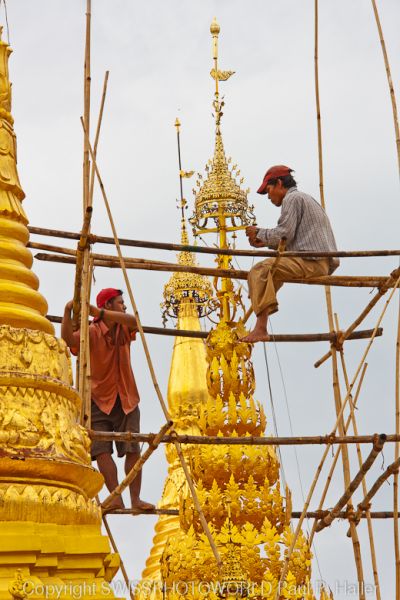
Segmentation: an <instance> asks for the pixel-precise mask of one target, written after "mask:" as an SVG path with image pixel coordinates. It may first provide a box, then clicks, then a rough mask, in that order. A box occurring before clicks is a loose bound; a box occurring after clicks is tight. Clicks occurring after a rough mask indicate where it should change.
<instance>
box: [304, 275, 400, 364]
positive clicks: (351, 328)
mask: <svg viewBox="0 0 400 600" xmlns="http://www.w3.org/2000/svg"><path fill="white" fill-rule="evenodd" d="M399 275H400V268H398V269H395V270H394V271H392V272H391V274H390V275H389V277H388V278H387V279H386V281H385V282H384V283H383V284H382V285H380V286H379V290H378V291H377V292H376V294H375V296H374V297H373V298H372V300H371V301H370V302H368V304H367V306H366V307H365V308H364V310H363V311H362V312H361V314H360V315H359V316H358V317H357V319H356V320H355V321H353V323H352V324H351V325H349V327H348V328H347V329H346V331H344V332H342V333H341V340H340V345H343V342H344V341H345V340H346V339H347V338H348V336H349V335H350V334H351V333H352V331H354V330H355V329H356V327H358V325H360V323H362V321H363V320H364V319H365V317H366V316H367V315H368V314H369V313H370V312H371V310H372V309H373V308H374V306H375V304H377V302H378V301H379V300H380V299H381V297H382V296H383V295H384V294H386V292H387V291H388V290H389V289H390V288H391V287H392V284H393V283H394V281H395V279H397V277H398V276H399ZM330 355H331V353H330V352H327V353H326V354H324V356H323V357H322V358H320V359H319V360H317V362H316V363H315V364H314V367H315V368H316V369H317V368H318V367H320V366H321V365H322V364H323V363H324V362H325V361H326V360H328V358H329V357H330Z"/></svg>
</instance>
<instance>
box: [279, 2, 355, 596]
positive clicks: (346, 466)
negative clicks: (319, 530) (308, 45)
mask: <svg viewBox="0 0 400 600" xmlns="http://www.w3.org/2000/svg"><path fill="white" fill-rule="evenodd" d="M314 8H315V15H314V34H315V37H314V83H315V104H316V113H317V135H318V171H319V188H320V198H321V206H322V208H323V209H324V210H326V207H325V194H324V170H323V152H322V124H321V106H320V95H319V66H318V48H319V45H318V0H315V3H314ZM325 298H326V308H327V315H328V323H329V331H330V332H331V333H333V332H334V331H335V327H334V322H333V305H332V295H331V289H330V287H329V284H328V285H327V286H326V287H325ZM330 353H331V357H332V384H333V396H334V402H335V409H336V414H337V415H342V412H343V410H341V405H342V399H341V394H340V387H339V376H338V366H337V353H336V346H335V345H334V344H333V343H331V348H330ZM338 427H339V432H340V433H341V434H342V435H343V433H344V421H343V417H342V416H340V418H339V417H338ZM341 454H342V462H343V478H344V485H345V487H348V486H349V485H350V463H349V457H348V449H347V446H343V447H342V452H341ZM348 508H349V509H351V508H352V504H351V499H349V502H348ZM352 542H353V552H354V559H355V563H356V570H357V579H358V584H359V590H360V600H365V593H364V574H363V565H362V558H361V550H360V543H359V540H358V534H357V530H356V528H355V527H352ZM287 565H288V561H286V565H285V566H286V570H287V568H288V566H287ZM276 600H277V599H276Z"/></svg>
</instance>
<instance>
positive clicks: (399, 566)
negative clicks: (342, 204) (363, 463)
mask: <svg viewBox="0 0 400 600" xmlns="http://www.w3.org/2000/svg"><path fill="white" fill-rule="evenodd" d="M371 1H372V8H373V11H374V16H375V21H376V25H377V28H378V34H379V40H380V43H381V48H382V54H383V60H384V63H385V71H386V77H387V82H388V86H389V93H390V101H391V104H392V113H393V124H394V131H395V137H396V150H397V165H398V171H399V176H400V126H399V118H398V112H397V102H396V95H395V93H394V87H393V80H392V74H391V70H390V64H389V58H388V55H387V51H386V44H385V39H384V37H383V30H382V26H381V21H380V18H379V12H378V8H377V6H376V2H375V0H371ZM395 418H396V432H397V433H398V432H400V299H399V311H398V329H397V341H396V383H395ZM399 456H400V444H396V446H395V460H397V459H398V458H399ZM398 490H399V477H398V473H395V475H394V481H393V512H394V519H393V538H394V554H395V565H396V600H400V541H399V507H398V502H399V491H398Z"/></svg>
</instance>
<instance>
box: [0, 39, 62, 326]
mask: <svg viewBox="0 0 400 600" xmlns="http://www.w3.org/2000/svg"><path fill="white" fill-rule="evenodd" d="M1 32H2V28H1V29H0V161H1V169H0V259H1V262H0V325H2V324H4V323H7V324H10V325H13V326H15V327H27V328H29V329H36V330H40V331H45V332H47V333H54V328H53V326H52V324H51V323H50V321H48V320H47V319H46V318H45V315H46V313H47V302H46V300H45V299H44V298H43V296H42V295H41V294H39V292H38V291H37V289H38V287H39V281H38V278H37V277H36V275H35V274H34V273H33V272H32V271H31V270H30V269H31V266H32V254H31V252H30V251H29V250H28V249H27V248H26V244H27V243H28V240H29V232H28V229H27V227H26V225H27V224H28V219H27V217H26V215H25V212H24V209H23V208H22V200H23V199H24V198H25V194H24V192H23V190H22V188H21V184H20V182H19V178H18V172H17V154H16V137H15V133H14V129H13V122H14V120H13V118H12V116H11V112H10V111H11V85H10V81H9V77H8V58H9V56H10V54H11V52H12V50H11V48H10V46H9V45H8V44H7V43H6V42H4V41H3V40H2V39H1Z"/></svg>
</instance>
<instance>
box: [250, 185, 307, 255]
mask: <svg viewBox="0 0 400 600" xmlns="http://www.w3.org/2000/svg"><path fill="white" fill-rule="evenodd" d="M300 202H301V199H300V198H299V197H296V196H295V195H294V194H290V198H288V199H287V200H286V202H285V198H284V199H283V202H282V212H281V216H280V217H279V220H278V223H277V226H276V227H274V228H273V229H261V228H260V229H259V231H258V234H257V241H260V242H262V243H264V245H265V246H268V247H269V248H277V247H278V246H279V242H280V241H281V239H282V238H285V240H286V244H287V245H289V244H290V242H291V241H292V240H293V238H294V236H295V235H296V230H297V227H298V225H299V223H300V219H301V212H302V211H301V206H300Z"/></svg>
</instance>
